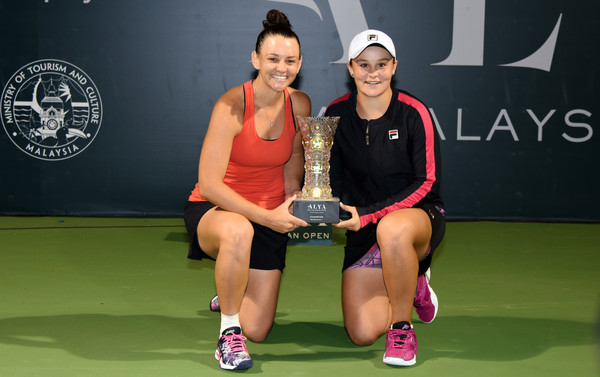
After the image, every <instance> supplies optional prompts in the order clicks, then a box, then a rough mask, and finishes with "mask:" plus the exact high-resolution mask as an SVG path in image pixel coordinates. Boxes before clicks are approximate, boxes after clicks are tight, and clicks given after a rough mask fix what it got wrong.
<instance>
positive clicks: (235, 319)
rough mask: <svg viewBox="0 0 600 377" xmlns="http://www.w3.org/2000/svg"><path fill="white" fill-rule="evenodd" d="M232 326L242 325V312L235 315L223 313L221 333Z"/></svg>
mask: <svg viewBox="0 0 600 377" xmlns="http://www.w3.org/2000/svg"><path fill="white" fill-rule="evenodd" d="M230 327H241V326H240V313H236V314H234V315H226V314H223V313H221V330H220V331H219V335H221V334H223V331H225V330H227V329H228V328H230Z"/></svg>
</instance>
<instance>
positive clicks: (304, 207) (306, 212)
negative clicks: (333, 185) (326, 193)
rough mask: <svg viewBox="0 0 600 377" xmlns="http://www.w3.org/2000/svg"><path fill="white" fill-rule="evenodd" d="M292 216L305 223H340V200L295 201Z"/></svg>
mask: <svg viewBox="0 0 600 377" xmlns="http://www.w3.org/2000/svg"><path fill="white" fill-rule="evenodd" d="M293 208H294V216H296V217H299V218H301V219H302V220H304V221H306V222H307V223H312V224H314V223H329V224H336V223H338V222H340V199H339V198H331V199H296V200H294V207H293Z"/></svg>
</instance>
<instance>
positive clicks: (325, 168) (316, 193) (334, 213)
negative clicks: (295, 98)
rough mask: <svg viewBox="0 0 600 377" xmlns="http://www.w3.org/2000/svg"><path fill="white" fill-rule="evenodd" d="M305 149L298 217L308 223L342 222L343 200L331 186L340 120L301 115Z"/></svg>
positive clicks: (300, 120)
mask: <svg viewBox="0 0 600 377" xmlns="http://www.w3.org/2000/svg"><path fill="white" fill-rule="evenodd" d="M296 119H297V120H298V125H299V126H300V134H301V136H302V146H303V147H304V187H302V199H296V200H294V206H293V208H294V216H296V217H299V218H301V219H302V220H304V221H306V222H307V223H337V222H339V221H340V216H339V213H340V199H339V198H334V197H333V196H332V194H331V186H330V185H329V157H330V156H331V146H332V145H333V135H334V134H335V129H336V128H337V126H338V121H339V120H340V117H302V116H297V117H296Z"/></svg>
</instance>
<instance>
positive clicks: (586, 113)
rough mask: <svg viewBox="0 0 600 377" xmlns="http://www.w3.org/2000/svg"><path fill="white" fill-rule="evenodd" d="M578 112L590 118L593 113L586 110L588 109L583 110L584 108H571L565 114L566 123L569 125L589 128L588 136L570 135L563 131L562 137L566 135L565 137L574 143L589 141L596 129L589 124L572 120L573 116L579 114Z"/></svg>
mask: <svg viewBox="0 0 600 377" xmlns="http://www.w3.org/2000/svg"><path fill="white" fill-rule="evenodd" d="M578 114H583V115H585V116H587V117H588V118H589V117H591V116H592V113H590V112H589V111H586V110H582V109H575V110H571V111H569V112H568V113H567V114H566V115H565V124H566V125H567V126H569V127H574V128H585V129H586V130H588V133H587V135H586V136H584V137H579V138H576V137H572V136H569V135H567V133H566V132H563V134H562V137H564V138H565V139H567V140H568V141H570V142H572V143H583V142H584V141H588V140H590V139H591V138H592V135H593V134H594V129H593V128H592V127H591V126H590V125H589V124H587V123H575V122H573V121H571V116H573V115H578Z"/></svg>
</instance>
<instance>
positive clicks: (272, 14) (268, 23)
mask: <svg viewBox="0 0 600 377" xmlns="http://www.w3.org/2000/svg"><path fill="white" fill-rule="evenodd" d="M262 24H263V30H262V31H261V32H260V34H259V35H258V38H256V47H255V49H254V50H255V51H256V53H257V54H260V50H261V48H262V45H263V42H264V40H265V38H267V37H268V36H271V35H281V36H283V37H284V38H294V39H295V40H296V41H297V42H298V48H300V39H299V38H298V36H297V35H296V33H294V31H293V30H292V24H290V21H289V20H288V18H287V16H286V15H285V14H284V13H283V12H281V11H278V10H277V9H271V10H270V11H268V12H267V19H266V20H264V21H263V22H262Z"/></svg>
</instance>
